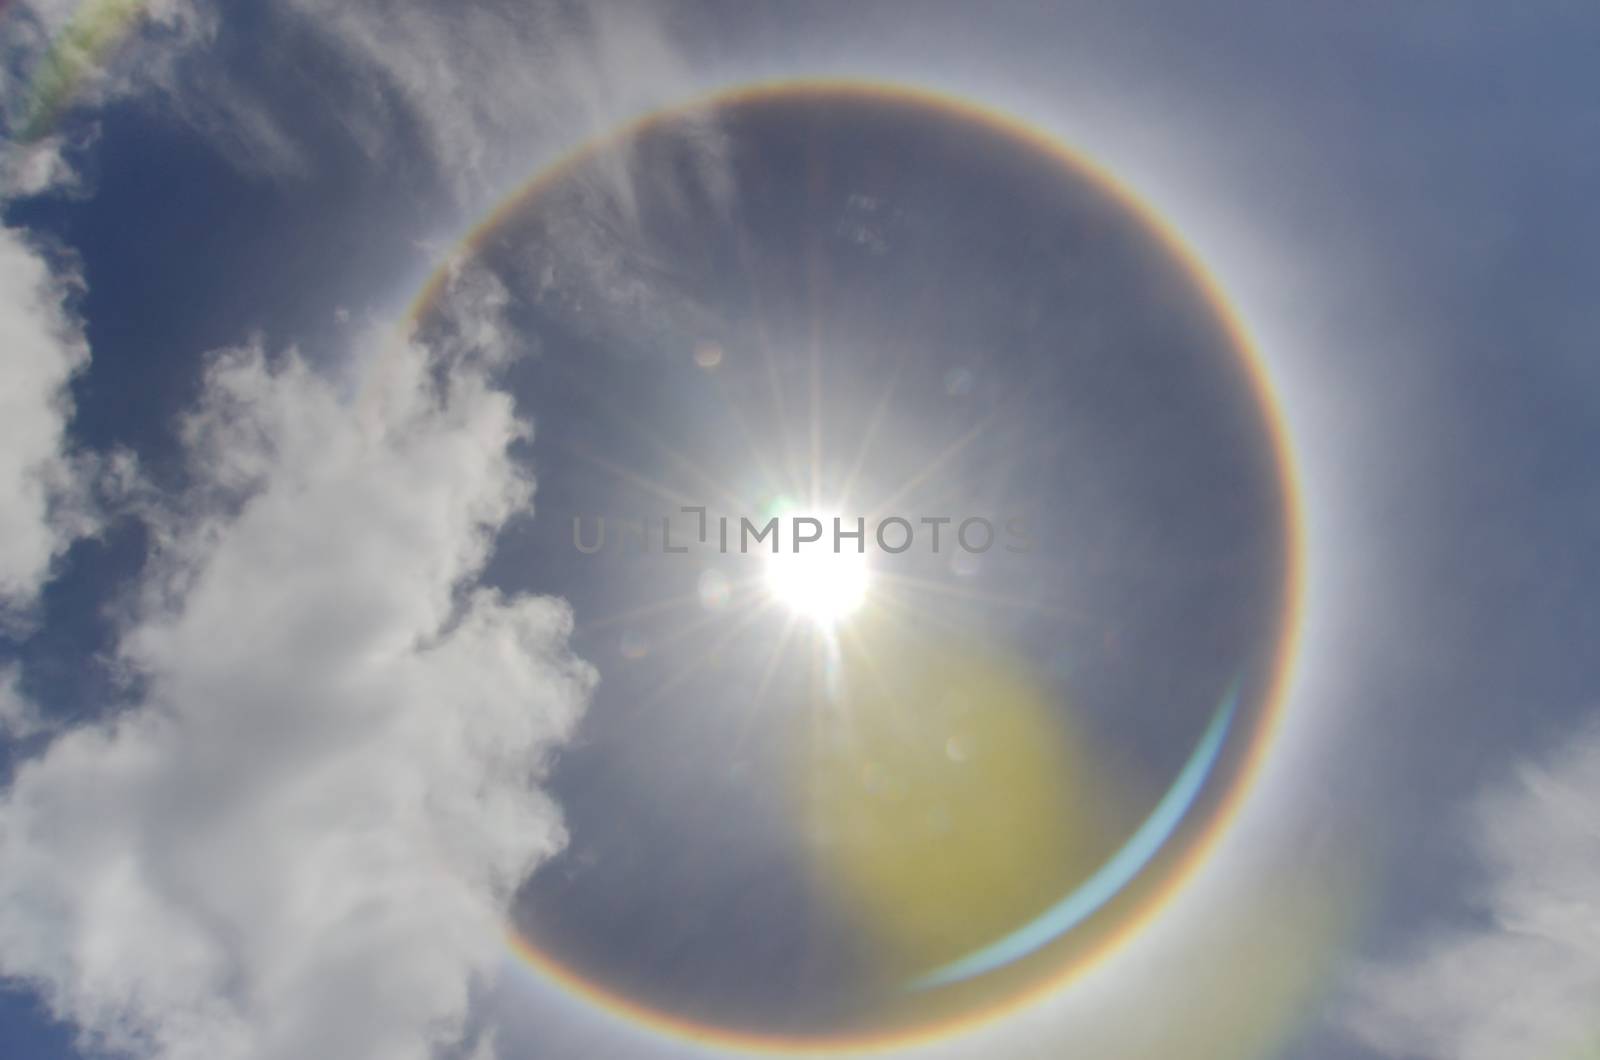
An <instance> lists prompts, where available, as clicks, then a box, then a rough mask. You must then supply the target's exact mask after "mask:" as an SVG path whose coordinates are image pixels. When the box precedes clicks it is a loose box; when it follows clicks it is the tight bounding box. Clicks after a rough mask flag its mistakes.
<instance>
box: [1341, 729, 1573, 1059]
mask: <svg viewBox="0 0 1600 1060" xmlns="http://www.w3.org/2000/svg"><path fill="white" fill-rule="evenodd" d="M1470 824H1471V835H1472V837H1473V844H1474V849H1475V852H1476V855H1477V862H1478V864H1479V867H1480V869H1481V871H1482V872H1483V874H1484V877H1483V886H1482V889H1481V891H1480V892H1479V897H1478V900H1477V902H1476V903H1475V904H1476V907H1477V910H1476V911H1477V915H1476V916H1475V917H1474V918H1473V919H1472V920H1471V921H1470V922H1467V923H1462V924H1459V925H1457V926H1454V927H1450V928H1445V929H1442V930H1440V931H1438V932H1437V933H1436V934H1435V935H1434V936H1433V937H1431V938H1430V939H1428V940H1427V941H1425V942H1424V943H1423V944H1422V945H1421V946H1420V947H1418V948H1417V949H1416V950H1414V951H1413V952H1412V953H1410V954H1409V955H1406V956H1403V957H1401V958H1398V959H1396V960H1394V961H1392V962H1390V963H1387V964H1380V965H1377V966H1373V967H1368V968H1366V969H1363V970H1362V971H1361V972H1360V973H1359V974H1358V975H1357V977H1356V981H1355V994H1356V1001H1355V1003H1354V1004H1353V1006H1352V1007H1351V1008H1350V1009H1349V1010H1348V1012H1347V1013H1346V1025H1347V1026H1348V1027H1349V1028H1350V1030H1351V1031H1352V1032H1353V1033H1354V1034H1355V1035H1356V1036H1357V1037H1359V1038H1361V1039H1362V1040H1364V1041H1365V1042H1367V1043H1368V1044H1370V1045H1372V1046H1373V1047H1375V1048H1377V1049H1380V1050H1382V1051H1383V1052H1385V1053H1386V1054H1387V1055H1391V1056H1396V1057H1426V1058H1429V1060H1435V1058H1436V1060H1508V1058H1510V1057H1549V1058H1552V1060H1586V1058H1589V1057H1593V1056H1596V1055H1600V724H1597V723H1595V722H1592V721H1591V722H1590V723H1589V724H1588V725H1587V727H1586V728H1584V729H1582V730H1581V731H1580V732H1578V733H1576V734H1575V735H1574V737H1573V738H1572V739H1571V740H1569V741H1568V742H1566V743H1565V744H1564V745H1563V746H1561V747H1560V748H1559V749H1557V750H1556V751H1554V752H1553V753H1551V754H1550V755H1549V756H1548V757H1546V758H1545V759H1544V760H1542V761H1537V762H1527V763H1525V764H1523V765H1522V766H1521V767H1520V768H1518V769H1517V770H1516V772H1515V775H1514V776H1513V777H1512V778H1511V779H1510V780H1509V781H1508V782H1507V783H1505V784H1503V785H1501V786H1499V787H1497V788H1495V789H1494V790H1493V791H1491V792H1489V793H1487V794H1486V795H1485V796H1484V797H1483V798H1482V800H1481V801H1480V803H1479V804H1478V806H1477V807H1476V809H1475V812H1474V813H1473V815H1472V818H1471V821H1470Z"/></svg>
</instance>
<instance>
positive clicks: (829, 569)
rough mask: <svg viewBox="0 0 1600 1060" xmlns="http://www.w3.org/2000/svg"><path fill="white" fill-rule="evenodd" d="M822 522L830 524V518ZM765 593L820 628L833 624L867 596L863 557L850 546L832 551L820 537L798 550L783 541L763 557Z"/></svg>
mask: <svg viewBox="0 0 1600 1060" xmlns="http://www.w3.org/2000/svg"><path fill="white" fill-rule="evenodd" d="M824 525H828V526H831V525H832V520H831V519H830V520H825V521H824ZM766 561H767V564H766V586H767V592H768V593H770V594H771V596H772V598H773V599H774V600H776V601H777V602H778V603H780V604H782V605H783V606H785V607H787V608H788V609H789V610H790V612H792V613H793V614H795V615H796V616H798V617H800V618H804V619H808V620H810V621H811V622H814V623H816V624H817V625H819V626H823V627H830V628H831V627H833V626H835V625H837V624H838V623H839V622H841V621H843V620H844V619H846V618H848V617H849V616H850V615H851V614H853V613H854V612H855V611H856V610H858V609H859V608H860V607H861V605H862V604H863V603H865V602H866V599H867V587H868V584H869V582H870V581H871V577H870V573H869V571H868V570H867V558H866V556H864V555H862V554H861V553H860V552H858V551H857V550H855V549H854V548H848V547H846V548H841V549H840V550H838V551H835V550H834V548H833V543H832V542H831V541H829V540H826V539H824V540H822V541H816V542H810V543H806V544H801V545H800V547H799V551H795V548H794V546H793V545H791V544H788V543H787V542H786V543H785V544H784V547H782V548H780V549H779V550H778V551H777V552H775V553H773V554H771V555H769V556H767V557H766Z"/></svg>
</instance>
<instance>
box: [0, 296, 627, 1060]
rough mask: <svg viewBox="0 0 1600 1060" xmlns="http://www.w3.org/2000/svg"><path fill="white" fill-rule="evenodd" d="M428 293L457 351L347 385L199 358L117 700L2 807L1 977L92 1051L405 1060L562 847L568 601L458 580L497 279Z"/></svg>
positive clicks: (485, 476)
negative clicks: (543, 864)
mask: <svg viewBox="0 0 1600 1060" xmlns="http://www.w3.org/2000/svg"><path fill="white" fill-rule="evenodd" d="M451 297H452V301H453V305H454V307H455V310H456V311H457V312H458V313H459V314H461V316H460V319H461V320H462V321H463V326H462V327H461V328H460V329H458V332H457V341H455V342H453V343H449V344H445V346H446V348H443V349H439V348H435V349H434V350H433V351H432V352H430V350H428V349H425V348H424V347H423V346H422V344H421V343H420V342H419V341H417V340H415V339H414V338H410V337H405V338H383V337H375V338H373V339H372V340H371V341H370V342H369V343H368V344H367V348H366V351H365V356H364V357H363V358H361V359H360V360H359V361H358V364H357V367H355V368H354V369H353V370H352V375H351V377H350V378H346V379H342V380H333V379H330V378H328V377H327V376H325V375H323V374H320V373H319V372H317V371H315V370H313V369H312V368H310V367H308V365H307V363H306V362H305V360H304V359H303V358H302V357H300V356H298V355H297V354H296V353H294V352H293V351H290V352H288V353H286V354H284V355H282V356H279V357H272V356H269V355H268V354H266V353H265V352H264V351H263V350H261V349H260V348H258V347H256V346H245V347H243V348H239V349H234V350H229V351H226V352H223V353H220V354H218V355H216V356H215V357H214V358H213V360H212V362H211V364H210V367H209V370H208V371H207V373H206V376H205V381H204V388H203V396H202V398H201V399H200V401H199V404H198V406H197V407H196V408H195V409H194V411H193V412H192V414H191V415H190V416H188V417H187V419H186V420H185V423H184V426H183V437H184V440H185V444H186V447H187V452H188V454H189V459H190V461H191V463H192V471H193V481H194V485H193V488H192V489H191V490H189V491H188V492H186V493H185V495H184V496H183V497H182V498H180V499H178V500H176V501H173V502H170V503H169V504H168V505H167V506H166V508H167V510H166V513H165V514H164V515H161V514H153V515H152V516H151V522H152V528H153V535H154V537H155V539H156V541H157V542H158V547H157V549H156V554H155V555H154V557H153V558H152V560H151V561H150V566H149V570H148V571H147V573H146V575H145V577H144V591H143V593H142V596H141V602H140V604H139V607H138V616H137V619H136V620H135V621H134V622H133V623H132V625H131V626H130V627H129V628H128V629H126V630H125V632H124V635H123V637H122V638H121V644H120V654H121V656H122V658H123V660H124V661H125V663H126V664H127V666H128V667H129V668H130V670H131V671H133V672H135V673H137V674H138V675H139V677H140V679H141V680H140V686H139V687H140V688H141V689H142V693H141V696H140V701H139V703H138V704H137V705H136V706H135V707H133V708H130V709H128V710H126V711H123V712H120V713H118V714H116V715H115V716H113V717H111V718H108V719H107V720H105V721H103V722H100V723H96V724H92V725H87V726H80V727H77V728H74V729H71V730H69V731H66V732H64V733H61V734H59V735H57V736H56V737H55V738H54V740H53V741H52V742H51V743H50V744H49V746H48V748H47V749H46V750H45V751H44V752H43V753H42V754H40V755H39V756H38V757H36V758H34V759H32V760H30V761H27V762H25V763H23V764H21V765H20V766H19V767H18V769H17V772H16V774H15V778H14V781H13V783H12V785H11V787H10V789H9V790H7V791H6V792H5V793H4V794H3V796H0V863H3V864H4V865H5V866H6V871H5V872H4V874H0V973H3V974H5V975H8V976H12V977H19V978H22V979H25V980H27V981H29V982H31V983H32V984H34V985H35V986H36V987H38V989H39V990H40V992H41V994H42V995H43V997H44V998H45V999H46V1001H47V1002H48V1004H49V1005H50V1007H51V1009H52V1010H53V1011H54V1012H55V1013H56V1014H57V1015H58V1016H60V1017H61V1018H64V1019H68V1020H71V1021H72V1022H74V1023H75V1024H76V1025H77V1026H78V1027H79V1028H80V1030H81V1033H82V1036H83V1039H84V1041H85V1044H86V1045H88V1046H90V1047H92V1048H103V1049H111V1050H121V1051H127V1052H131V1053H133V1054H135V1055H139V1056H150V1057H160V1058H164V1060H189V1058H194V1060H229V1058H250V1060H275V1058H285V1060H288V1058H295V1060H299V1058H303V1057H307V1056H337V1057H340V1058H342V1060H361V1058H365V1057H371V1058H380V1057H381V1058H383V1060H396V1058H399V1060H404V1058H421V1057H426V1056H430V1055H432V1054H433V1053H434V1052H435V1051H436V1050H437V1049H438V1048H440V1047H447V1046H450V1045H452V1044H454V1043H456V1042H458V1041H459V1039H460V1038H461V1037H462V1035H463V1033H464V1028H465V1027H466V1025H467V1010H468V995H469V991H470V990H471V988H472V984H473V983H474V981H475V980H476V979H477V977H480V976H483V975H486V974H488V973H490V972H492V971H493V970H494V968H495V966H496V964H497V962H498V960H499V959H500V957H499V955H500V953H501V946H502V942H501V939H502V924H503V916H504V912H505V907H506V904H507V902H508V901H509V899H510V896H511V894H512V893H513V891H514V889H515V888H516V886H517V885H518V884H519V882H520V881H521V880H523V879H524V878H525V877H526V875H527V874H528V873H529V872H530V871H531V870H532V869H533V867H534V866H535V865H536V864H537V863H538V862H539V861H540V860H541V859H542V858H544V857H546V856H548V855H549V854H550V853H552V852H553V851H554V850H556V849H558V848H559V846H560V845H561V844H562V842H563V838H564V834H563V829H562V824H561V820H560V815H559V813H558V811H557V809H556V807H555V806H554V805H553V804H552V803H551V802H550V801H549V800H548V798H547V797H546V796H545V795H544V794H542V792H541V791H540V790H539V787H538V781H539V778H540V775H541V771H542V769H543V768H544V765H545V762H546V759H547V757H548V755H549V754H550V752H551V750H552V748H553V747H554V746H556V745H557V744H558V743H559V742H560V741H561V740H562V739H564V738H565V737H566V736H567V734H568V733H569V732H570V731H571V728H572V726H573V725H574V724H575V722H576V719H577V718H578V716H579V714H580V712H581V710H582V708H583V706H584V704H585V702H586V700H587V696H588V693H589V690H590V687H591V685H592V684H593V682H594V680H595V675H594V674H593V672H592V671H591V670H590V668H589V667H587V666H586V665H585V664H584V663H582V662H581V661H579V660H577V659H576V658H574V657H573V656H572V655H571V654H570V653H569V651H568V648H567V634H568V630H569V625H570V618H569V615H568V611H567V608H566V606H565V605H564V604H563V603H561V602H559V601H557V600H553V599H547V598H533V597H518V598H508V597H505V596H503V595H502V594H500V593H498V592H496V591H494V590H492V589H487V588H484V587H482V586H480V585H479V584H478V575H479V573H480V572H481V570H482V568H483V565H484V563H485V562H486V560H487V558H488V555H489V553H490V550H491V548H492V545H493V540H494V537H495V534H496V531H497V529H498V528H499V527H500V526H501V525H502V524H503V523H504V522H505V521H506V520H507V519H509V518H511V517H512V516H513V515H514V514H515V513H517V512H519V511H523V510H525V509H526V508H527V506H528V504H529V503H530V498H531V493H532V483H531V481H530V480H529V479H528V478H527V477H526V475H525V474H524V473H523V472H522V471H521V470H519V467H518V465H517V464H516V463H515V462H514V460H513V459H512V458H511V456H510V455H509V452H508V449H509V447H511V446H512V445H513V443H515V442H516V441H517V440H518V439H519V438H521V437H523V436H524V434H525V433H526V432H527V430H528V426H527V425H526V424H524V423H522V422H520V421H519V420H518V419H517V417H516V415H515V413H514V410H513V404H512V400H511V398H510V397H509V395H507V394H506V393H504V392H503V391H502V390H500V389H498V388H497V387H496V386H495V384H494V377H495V370H496V368H497V365H498V360H499V358H500V357H501V356H503V352H501V351H503V349H504V345H503V344H501V343H496V342H489V343H487V344H483V343H481V342H480V341H478V340H481V339H482V337H483V336H485V335H488V334H490V332H488V331H485V330H484V328H485V326H484V323H483V321H484V319H485V317H486V316H488V317H493V315H494V313H495V306H496V304H497V293H496V291H495V290H494V287H493V284H485V283H484V282H483V281H482V280H481V278H478V279H475V280H474V281H473V282H472V283H466V282H462V283H458V284H457V285H456V286H455V287H454V288H453V290H452V295H451ZM474 336H476V337H477V339H475V338H474ZM6 688H7V693H6V694H7V695H12V694H13V693H14V690H13V689H11V687H10V685H9V684H8V685H7V686H6ZM8 702H9V701H8ZM6 709H8V710H9V709H11V708H9V707H7V708H6Z"/></svg>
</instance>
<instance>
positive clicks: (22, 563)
mask: <svg viewBox="0 0 1600 1060" xmlns="http://www.w3.org/2000/svg"><path fill="white" fill-rule="evenodd" d="M75 284H76V281H75V280H74V279H73V278H72V277H71V276H70V274H68V275H67V276H66V278H64V279H63V278H62V277H60V276H58V275H57V274H56V273H54V272H53V271H52V270H51V267H50V265H49V263H48V262H46V260H45V259H44V256H43V255H42V254H41V253H40V252H39V251H38V250H37V249H36V248H34V247H33V246H31V245H30V244H29V243H28V242H27V240H26V239H25V238H24V236H23V235H22V233H20V232H18V231H16V230H14V229H11V228H0V612H5V611H11V612H13V613H15V612H16V611H18V610H21V609H23V608H26V607H27V606H28V605H29V604H30V603H31V602H32V601H33V599H34V597H35V596H36V595H37V593H38V591H39V588H40V586H41V585H42V584H43V582H44V580H45V578H46V577H47V575H48V572H49V569H50V563H51V561H52V560H53V559H54V558H55V557H56V556H57V555H58V554H59V553H60V552H61V550H62V549H63V548H64V547H65V545H66V542H67V540H68V537H69V534H68V533H67V532H66V528H64V527H63V526H62V525H60V519H59V514H58V512H57V510H56V502H57V501H58V499H59V498H60V496H61V495H62V494H63V493H64V492H65V491H67V490H68V488H69V482H70V477H71V476H70V470H69V464H68V461H67V457H66V452H65V449H66V429H67V422H68V420H69V418H70V416H71V402H70V397H69V394H68V391H67V385H68V383H69V382H70V381H71V379H72V376H73V374H74V373H75V372H77V371H78V369H79V368H81V367H82V366H83V365H84V364H85V363H86V362H87V361H88V356H89V351H88V346H87V345H86V343H85V342H84V338H83V331H82V327H81V325H80V323H79V321H78V319H77V317H76V315H75V314H74V313H73V312H72V310H71V308H70V304H69V302H70V297H71V295H72V290H73V287H74V286H75Z"/></svg>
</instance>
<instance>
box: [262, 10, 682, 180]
mask: <svg viewBox="0 0 1600 1060" xmlns="http://www.w3.org/2000/svg"><path fill="white" fill-rule="evenodd" d="M290 2H291V4H292V5H293V7H294V8H295V9H296V10H298V11H299V12H300V13H301V15H302V16H303V18H304V21H305V24H306V25H307V27H309V28H310V29H312V30H313V31H314V32H316V33H319V34H322V35H323V36H324V38H325V39H326V40H328V41H329V42H331V43H332V44H334V45H335V46H336V47H337V48H338V49H339V50H340V51H341V52H342V53H343V54H344V55H345V56H346V58H347V59H348V60H349V61H350V62H351V63H352V64H353V66H354V67H355V69H357V70H358V71H360V72H361V76H363V77H365V78H366V79H367V81H368V82H369V84H370V87H371V91H370V92H368V93H366V94H364V95H363V96H362V97H361V98H362V100H363V101H364V102H365V103H366V104H367V106H366V109H365V112H364V113H361V114H355V113H349V114H346V115H345V118H344V120H345V121H346V123H347V124H348V125H349V127H350V128H351V130H352V133H354V134H355V135H356V136H357V138H358V140H359V141H360V142H362V143H363V144H365V145H366V146H367V147H368V149H369V150H371V151H373V152H374V153H383V152H386V151H388V150H390V149H391V148H392V146H393V141H392V139H391V138H390V137H389V135H388V134H387V132H386V131H385V125H386V122H387V121H388V120H389V116H388V115H387V114H386V113H385V111H384V103H383V101H384V100H392V101H394V102H395V103H397V104H398V106H399V108H400V110H401V112H402V113H403V114H405V115H406V116H408V117H409V118H410V119H412V120H413V121H414V122H415V124H416V126H417V128H418V129H419V130H420V132H421V135H422V139H423V141H424V143H425V145H426V147H427V148H428V150H429V153H430V154H431V155H432V158H433V161H434V162H435V163H436V164H437V165H438V166H439V167H440V168H441V170H442V171H443V172H444V173H446V174H447V175H449V176H450V177H451V178H452V179H453V180H454V182H455V184H456V187H457V190H458V192H459V193H460V194H461V195H462V197H463V198H464V199H467V200H471V199H474V198H477V197H480V196H481V194H482V193H484V192H494V191H498V190H502V189H501V188H500V185H502V184H503V183H504V182H506V181H507V180H519V179H521V178H523V177H525V176H526V175H527V174H526V170H527V168H528V167H530V166H532V165H534V164H536V163H539V162H543V161H548V158H549V155H550V152H551V150H555V151H562V150H567V149H570V148H572V147H574V146H576V145H577V144H578V143H580V142H582V141H583V140H585V139H588V138H589V137H592V136H594V135H597V134H599V133H601V132H604V131H607V130H609V129H612V128H614V127H616V126H617V125H618V124H620V123H621V122H623V121H625V120H626V119H628V118H631V117H634V116H636V115H639V114H642V113H647V112H649V111H651V110H654V109H657V108H659V107H661V106H662V105H664V104H667V103H670V102H675V101H681V100H683V99H684V98H685V97H687V96H690V95H692V94H693V93H694V92H695V91H697V90H703V88H704V87H705V86H706V82H707V78H706V77H705V76H703V71H701V70H699V69H697V68H696V66H695V65H694V63H693V62H692V61H690V60H689V59H688V58H686V57H685V55H684V54H683V52H682V50H681V49H680V48H679V47H678V45H677V44H676V43H675V42H674V40H673V38H672V36H671V34H670V32H669V30H668V28H667V26H666V25H665V23H664V22H663V19H662V17H661V14H660V7H661V5H658V4H656V5H652V4H635V5H628V6H621V7H619V6H618V5H606V6H601V5H571V4H563V3H555V2H550V0H538V2H506V0H498V2H489V3H482V4H474V5H471V6H469V7H462V6H460V5H440V4H436V3H429V2H425V0H424V2H409V3H391V2H386V0H290ZM627 161H628V160H627V159H625V158H618V159H617V164H616V168H615V170H614V174H613V175H614V176H615V178H616V188H617V191H618V193H619V194H623V195H626V194H627V193H628V188H629V187H630V184H629V181H630V180H631V179H632V177H631V175H630V173H629V171H628V167H627Z"/></svg>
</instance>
